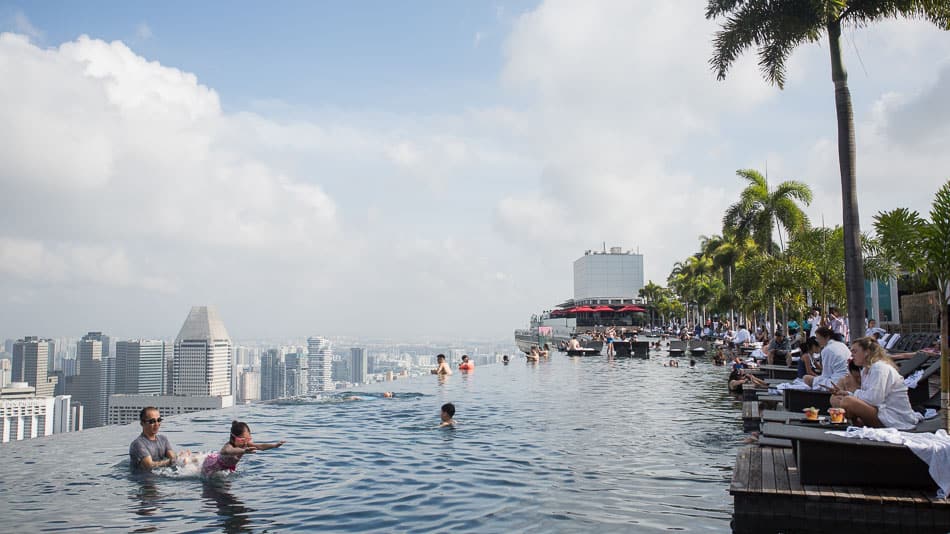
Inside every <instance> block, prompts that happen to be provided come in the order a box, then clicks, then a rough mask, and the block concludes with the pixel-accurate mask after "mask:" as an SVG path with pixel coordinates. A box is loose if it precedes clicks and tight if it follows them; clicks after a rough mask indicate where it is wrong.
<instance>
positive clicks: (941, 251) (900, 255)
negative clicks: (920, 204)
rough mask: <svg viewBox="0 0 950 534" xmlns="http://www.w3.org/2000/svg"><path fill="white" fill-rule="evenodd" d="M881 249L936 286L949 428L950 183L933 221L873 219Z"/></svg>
mask: <svg viewBox="0 0 950 534" xmlns="http://www.w3.org/2000/svg"><path fill="white" fill-rule="evenodd" d="M874 229H875V230H876V231H877V235H878V238H879V240H880V245H881V248H882V249H883V252H884V255H885V256H886V257H887V258H891V259H893V260H894V261H895V262H897V263H898V264H899V265H900V267H901V268H902V269H904V270H906V271H908V272H910V273H912V274H915V275H917V276H919V277H920V278H925V279H929V280H931V281H933V282H935V283H936V284H937V292H938V294H939V295H940V298H941V299H942V301H941V306H940V354H941V357H940V360H941V362H940V391H941V393H940V405H941V406H943V408H944V410H943V411H944V417H945V419H944V426H945V427H946V428H947V429H950V414H948V413H947V412H948V410H947V407H948V406H950V346H948V340H947V337H948V336H950V317H948V315H950V247H948V246H947V244H948V243H950V180H948V181H947V182H946V183H945V184H943V187H941V188H940V190H939V191H937V196H936V197H935V198H934V202H933V206H932V207H931V209H930V221H927V220H924V219H923V218H921V217H920V215H919V214H918V213H917V212H916V211H909V210H906V209H903V208H901V209H896V210H893V211H891V212H887V213H878V214H877V215H875V216H874Z"/></svg>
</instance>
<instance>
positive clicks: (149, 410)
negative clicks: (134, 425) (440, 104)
mask: <svg viewBox="0 0 950 534" xmlns="http://www.w3.org/2000/svg"><path fill="white" fill-rule="evenodd" d="M139 423H141V425H142V433H141V434H139V437H137V438H135V441H133V442H132V444H131V445H129V460H130V462H131V466H132V469H133V470H137V471H151V470H152V469H154V468H156V467H167V466H169V465H172V464H173V463H175V451H174V450H172V445H171V443H169V442H168V438H166V437H165V436H161V435H159V434H158V429H159V427H160V426H161V425H162V416H161V414H159V413H158V408H155V407H153V406H147V407H145V408H142V411H141V412H139Z"/></svg>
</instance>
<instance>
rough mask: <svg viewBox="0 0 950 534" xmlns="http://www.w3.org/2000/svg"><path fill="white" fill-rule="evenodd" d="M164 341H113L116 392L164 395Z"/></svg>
mask: <svg viewBox="0 0 950 534" xmlns="http://www.w3.org/2000/svg"><path fill="white" fill-rule="evenodd" d="M165 349H166V343H165V342H164V341H161V340H151V339H135V340H130V341H119V342H117V343H116V344H115V392H116V393H118V394H128V395H134V394H149V393H151V394H154V395H164V394H165V391H166V387H165V381H166V379H167V378H166V374H165Z"/></svg>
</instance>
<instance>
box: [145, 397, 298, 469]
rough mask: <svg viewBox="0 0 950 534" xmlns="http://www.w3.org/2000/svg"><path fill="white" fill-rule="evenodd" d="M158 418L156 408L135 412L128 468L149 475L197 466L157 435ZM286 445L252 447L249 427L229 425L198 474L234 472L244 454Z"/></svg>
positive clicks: (159, 415)
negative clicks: (134, 434) (162, 469)
mask: <svg viewBox="0 0 950 534" xmlns="http://www.w3.org/2000/svg"><path fill="white" fill-rule="evenodd" d="M163 420H164V419H163V418H162V414H161V413H160V412H159V410H158V408H156V407H154V406H148V407H145V408H142V410H141V411H140V412H139V424H140V425H141V426H142V433H141V434H139V436H138V437H137V438H135V440H133V441H132V443H131V444H130V445H129V464H130V466H131V467H132V469H133V470H136V471H151V470H152V469H155V468H157V467H172V466H175V465H176V464H179V463H181V464H186V463H191V462H197V461H198V458H197V457H196V456H194V455H192V454H191V452H189V451H183V452H182V453H181V454H180V455H178V454H176V453H175V449H174V448H173V447H172V444H171V443H170V442H169V441H168V438H167V437H165V436H164V435H163V434H159V433H158V431H159V429H160V428H161V425H162V421H163ZM284 443H286V442H285V441H283V440H281V441H278V442H276V443H256V442H255V441H254V439H253V438H252V437H251V427H250V426H248V424H247V423H244V422H242V421H232V422H231V433H230V436H229V437H228V441H227V442H226V443H225V444H224V445H223V446H222V447H221V449H220V450H219V451H218V452H215V453H211V454H209V455H207V456H206V457H205V458H204V460H203V462H202V465H201V474H202V475H205V476H211V475H213V474H215V473H217V472H219V471H234V470H235V468H236V467H237V465H238V462H240V461H241V458H243V457H244V455H245V454H253V453H255V452H257V451H266V450H269V449H276V448H277V447H280V446H281V445H283V444H284Z"/></svg>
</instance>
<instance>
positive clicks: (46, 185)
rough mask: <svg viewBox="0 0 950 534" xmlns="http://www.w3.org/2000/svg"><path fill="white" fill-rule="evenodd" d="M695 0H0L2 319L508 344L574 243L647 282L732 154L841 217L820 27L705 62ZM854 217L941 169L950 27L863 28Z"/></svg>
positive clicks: (14, 325)
mask: <svg viewBox="0 0 950 534" xmlns="http://www.w3.org/2000/svg"><path fill="white" fill-rule="evenodd" d="M704 5H705V2H701V1H698V0H697V1H683V2H659V3H658V2H629V1H617V2H608V1H602V2H575V1H572V0H562V1H544V2H488V1H486V2H464V3H457V2H440V1H435V0H433V1H418V2H408V3H406V2H383V1H372V2H370V1H365V2H363V1H361V2H344V3H336V4H332V3H330V4H328V3H323V2H282V3H281V4H280V6H279V9H274V8H273V7H272V6H269V5H266V4H259V3H251V2H228V3H224V2H197V3H196V2H170V3H160V4H155V5H151V4H147V3H135V2H133V3H129V2H114V3H111V2H96V3H95V4H93V5H91V6H90V5H89V4H84V3H77V2H67V1H63V2H43V3H26V2H22V3H6V2H3V3H0V32H3V33H0V79H2V80H3V83H2V84H0V100H2V102H3V105H2V106H0V124H2V125H3V127H2V128H0V198H2V199H3V204H2V207H0V338H2V337H19V336H23V335H29V334H35V335H43V336H61V335H81V334H82V333H84V332H85V331H87V330H103V331H106V332H110V333H113V334H115V335H118V336H120V337H173V336H174V335H175V333H176V332H177V330H178V328H179V327H180V325H181V323H182V321H183V320H184V318H185V316H186V314H187V312H188V309H189V307H190V306H192V305H198V304H214V305H216V306H217V307H218V308H219V311H220V314H221V316H222V318H223V319H224V321H225V324H226V325H227V327H228V329H229V330H230V332H231V335H232V336H233V337H235V338H242V339H246V338H253V337H264V336H267V337H272V336H306V335H330V336H335V335H352V334H359V333H366V334H370V335H379V336H390V337H393V338H401V339H406V340H410V339H411V340H416V339H421V338H426V337H431V338H447V337H458V336H462V337H466V338H484V339H501V338H505V337H508V336H510V332H511V331H512V329H514V328H516V327H520V326H523V325H524V324H525V323H526V321H527V319H528V317H529V316H530V315H531V314H532V313H534V312H537V311H539V310H541V309H545V308H550V307H551V306H552V305H554V304H556V303H558V302H560V301H562V300H564V299H566V298H569V297H571V296H572V271H571V265H572V262H573V261H574V260H575V259H576V258H577V257H578V256H580V255H581V254H583V252H584V250H586V249H592V248H600V247H601V246H603V243H606V245H607V246H608V247H610V246H622V247H624V248H628V249H639V250H640V251H641V252H642V253H643V254H644V256H645V260H644V261H645V266H646V274H647V278H648V279H653V280H656V281H660V282H662V281H663V280H665V279H666V276H667V274H668V273H669V270H670V268H671V266H672V264H673V262H675V261H677V260H680V259H683V258H684V257H686V256H688V255H689V254H691V253H692V252H694V251H695V250H696V248H697V246H698V239H699V236H700V235H703V234H707V235H709V234H714V233H719V231H720V221H721V215H722V212H723V210H724V209H725V207H726V206H728V205H729V204H730V203H731V202H733V201H734V199H735V198H736V197H737V194H738V191H739V190H740V189H741V185H742V184H741V182H740V181H739V180H738V179H737V178H736V177H735V174H734V173H735V170H736V169H740V168H749V167H751V168H756V169H759V170H761V171H763V172H764V171H765V170H766V169H767V170H768V176H769V178H770V180H773V181H780V180H786V179H797V180H802V181H804V182H806V183H808V184H809V185H811V187H812V188H813V189H814V191H815V193H816V201H815V202H814V203H813V204H812V206H811V207H810V208H808V213H809V215H810V216H811V217H812V218H813V220H814V221H816V222H820V221H821V220H822V219H823V220H824V222H825V223H826V224H828V225H832V224H836V223H839V222H840V220H841V208H840V185H839V178H838V166H837V165H838V164H837V152H836V137H835V136H836V129H835V116H834V95H833V87H832V84H831V81H830V74H829V66H828V52H827V47H826V43H824V42H822V43H816V44H814V45H806V46H803V47H802V48H800V49H799V50H798V51H796V53H795V54H794V56H793V57H792V58H791V61H790V64H789V72H788V82H787V86H786V89H785V90H784V91H780V90H778V89H777V88H775V87H772V86H769V85H768V84H767V83H766V82H764V81H763V80H762V78H761V76H760V74H759V72H758V71H757V69H756V65H755V58H754V57H752V56H747V57H744V58H743V59H742V60H741V61H740V63H739V64H738V65H736V67H735V68H734V69H733V70H732V71H731V72H730V75H729V78H728V79H727V80H726V81H724V82H718V81H716V79H715V76H714V75H713V74H712V73H711V72H710V70H709V68H708V64H707V61H708V59H709V57H710V55H711V48H710V38H711V35H712V33H713V32H714V31H715V29H716V26H715V24H714V23H711V22H709V21H706V20H705V19H704V17H703V12H704ZM844 41H845V42H844V46H845V53H846V61H847V65H848V68H849V71H850V82H851V90H852V94H853V98H854V110H855V121H856V130H857V140H858V183H859V202H860V209H861V215H862V224H863V225H864V227H865V228H869V224H870V220H871V217H872V216H873V214H874V213H876V212H878V211H880V210H884V209H891V208H894V207H900V206H904V207H909V208H913V209H917V210H920V211H922V212H923V211H927V210H928V209H929V205H930V201H931V199H932V197H933V194H934V192H935V191H936V190H937V188H938V187H939V185H940V184H942V183H943V182H944V181H945V180H947V179H948V178H950V150H948V149H947V147H950V99H948V98H947V97H946V95H948V94H950V34H947V33H946V32H940V31H938V30H937V29H936V28H934V27H932V26H929V25H928V24H926V23H923V22H913V21H895V22H888V23H885V24H879V25H875V26H873V27H870V28H867V29H861V30H848V31H847V32H846V35H845V40H844Z"/></svg>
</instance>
